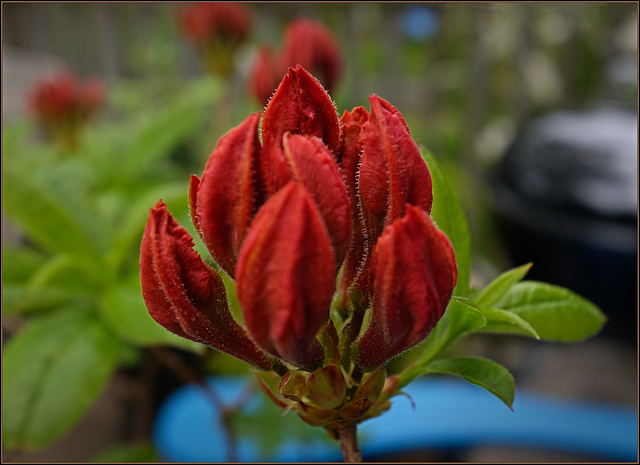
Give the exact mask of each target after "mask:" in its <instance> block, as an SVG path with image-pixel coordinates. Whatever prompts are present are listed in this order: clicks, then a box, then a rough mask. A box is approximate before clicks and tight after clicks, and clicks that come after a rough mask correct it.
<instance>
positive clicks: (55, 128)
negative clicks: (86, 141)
mask: <svg viewBox="0 0 640 465" xmlns="http://www.w3.org/2000/svg"><path fill="white" fill-rule="evenodd" d="M104 94H105V87H104V83H103V82H102V81H101V80H99V79H97V78H94V79H89V80H87V81H85V82H80V81H79V80H78V78H77V76H76V75H75V74H74V73H73V72H71V71H64V72H61V73H59V74H57V75H55V76H53V77H52V78H51V79H43V80H41V81H39V82H38V83H37V84H36V85H35V87H34V88H33V90H32V92H31V95H30V101H29V104H30V110H31V112H32V113H33V116H34V117H35V118H36V119H37V120H38V121H39V123H40V124H41V125H42V126H43V128H44V130H45V131H46V132H47V135H48V136H49V137H51V138H52V139H55V140H57V141H58V142H60V143H61V144H62V145H63V146H64V147H65V148H68V149H74V148H75V147H76V144H77V137H78V134H79V131H80V130H81V129H82V127H83V126H84V125H85V124H86V123H87V122H88V121H89V120H90V119H91V117H92V116H93V114H94V113H95V112H96V110H97V109H98V107H99V106H100V105H101V104H102V102H103V101H104Z"/></svg>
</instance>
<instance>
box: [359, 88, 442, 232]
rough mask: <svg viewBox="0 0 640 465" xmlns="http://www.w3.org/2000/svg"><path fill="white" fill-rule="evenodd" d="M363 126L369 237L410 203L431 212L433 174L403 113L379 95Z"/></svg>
mask: <svg viewBox="0 0 640 465" xmlns="http://www.w3.org/2000/svg"><path fill="white" fill-rule="evenodd" d="M369 101H370V102H371V112H370V113H369V119H368V121H367V122H366V123H365V124H364V125H363V148H362V163H361V165H360V177H359V189H360V200H361V202H362V210H363V213H364V217H365V219H366V221H367V224H368V232H369V240H370V241H373V242H374V243H375V240H376V239H377V238H378V236H379V235H380V234H381V233H382V229H383V228H384V226H386V225H388V224H391V223H392V222H393V221H395V220H396V219H398V218H400V217H402V216H403V214H404V207H405V205H406V204H411V205H416V206H419V207H421V208H422V209H423V210H425V211H426V212H427V213H430V212H431V204H432V202H433V195H432V193H431V174H430V173H429V169H428V168H427V164H426V163H425V161H424V160H423V158H422V156H421V155H420V150H419V149H418V147H417V146H416V143H415V142H414V141H413V139H412V137H411V133H410V132H409V128H408V127H407V123H406V122H405V121H404V118H403V117H402V115H401V114H400V112H399V111H398V110H397V109H396V108H395V107H393V106H392V105H391V104H390V103H388V102H387V101H385V100H383V99H381V98H380V97H378V96H376V95H371V97H369Z"/></svg>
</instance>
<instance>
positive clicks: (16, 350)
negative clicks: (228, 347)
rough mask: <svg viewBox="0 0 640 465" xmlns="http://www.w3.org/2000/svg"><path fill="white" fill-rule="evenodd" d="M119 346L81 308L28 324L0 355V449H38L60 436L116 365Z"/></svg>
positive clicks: (90, 400) (94, 396) (82, 410)
mask: <svg viewBox="0 0 640 465" xmlns="http://www.w3.org/2000/svg"><path fill="white" fill-rule="evenodd" d="M119 350H120V344H119V342H118V341H117V339H115V338H114V337H113V335H112V334H111V333H109V332H108V331H106V329H105V328H104V327H103V326H102V325H101V324H100V323H99V322H98V321H97V320H96V319H95V317H94V315H93V314H92V313H90V312H87V311H85V310H79V309H72V310H68V311H65V312H58V313H55V314H54V315H50V316H48V317H47V318H41V319H38V320H35V321H33V322H32V323H29V324H28V325H27V326H26V327H25V328H24V329H23V330H22V331H20V332H19V333H18V334H17V335H15V336H13V337H12V338H11V339H10V340H9V341H8V343H7V345H6V347H5V350H4V353H3V359H2V360H3V363H2V375H3V376H2V379H3V410H2V425H3V435H4V437H3V439H4V445H5V447H7V449H16V448H21V449H23V450H26V451H28V450H38V449H40V448H42V447H44V446H46V445H48V444H50V443H52V442H53V441H55V440H56V439H58V438H60V437H61V436H62V435H64V434H65V433H66V432H67V431H69V429H71V427H72V426H73V425H74V424H75V423H76V422H77V421H78V420H79V419H80V417H81V416H82V415H83V414H84V413H85V412H86V410H87V409H88V408H89V406H90V405H91V404H92V403H93V402H94V401H95V399H96V398H97V396H98V395H99V394H100V392H101V391H102V390H103V388H104V386H105V385H106V383H107V381H108V380H109V378H110V376H111V374H112V372H113V370H114V369H115V367H116V361H117V359H118V353H119Z"/></svg>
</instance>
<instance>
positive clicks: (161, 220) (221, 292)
mask: <svg viewBox="0 0 640 465" xmlns="http://www.w3.org/2000/svg"><path fill="white" fill-rule="evenodd" d="M193 246H194V244H193V239H192V237H191V236H190V235H189V233H188V232H187V230H186V229H184V228H183V227H182V226H180V225H179V224H178V222H177V221H176V220H175V219H174V218H173V216H172V215H171V213H169V211H168V210H167V207H166V205H165V204H164V203H163V202H162V201H159V202H158V203H157V204H156V206H155V207H154V208H152V209H151V212H150V213H149V218H148V221H147V225H146V227H145V231H144V235H143V238H142V244H141V249H140V281H141V284H142V295H143V298H144V300H145V303H146V305H147V308H148V310H149V314H150V315H151V317H152V318H153V319H154V320H155V321H156V322H158V323H159V324H160V325H162V326H164V327H165V328H166V329H168V330H169V331H171V332H173V333H175V334H177V335H179V336H182V337H184V338H187V339H190V340H193V341H197V342H200V343H203V344H206V345H208V346H211V347H213V348H216V349H219V350H222V351H224V352H227V353H229V354H231V355H234V356H236V357H238V358H240V359H242V360H244V361H246V362H249V363H251V364H253V365H256V366H260V367H262V368H265V369H266V368H269V367H270V366H271V363H270V362H268V360H267V359H266V357H265V356H264V354H262V352H260V350H259V349H258V348H257V347H256V346H255V345H254V344H253V343H252V342H251V340H250V339H249V338H248V336H247V334H246V332H245V331H244V329H242V327H240V326H239V325H238V324H237V323H236V321H235V320H234V319H233V317H232V316H231V313H230V312H229V309H228V307H227V299H226V291H225V287H224V283H223V282H222V279H221V278H220V276H219V275H218V274H217V273H216V272H215V271H214V270H213V269H211V267H209V266H207V265H206V264H205V263H204V262H203V261H202V260H201V258H200V256H199V255H198V253H197V252H196V251H195V250H193Z"/></svg>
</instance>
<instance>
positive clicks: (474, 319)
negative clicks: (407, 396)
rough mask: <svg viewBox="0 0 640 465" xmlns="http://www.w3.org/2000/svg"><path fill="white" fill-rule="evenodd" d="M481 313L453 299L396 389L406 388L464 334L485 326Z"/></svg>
mask: <svg viewBox="0 0 640 465" xmlns="http://www.w3.org/2000/svg"><path fill="white" fill-rule="evenodd" d="M486 322H487V320H486V318H485V317H484V315H483V314H482V312H481V311H480V310H479V309H478V308H476V307H474V306H473V305H472V304H470V303H468V302H466V301H464V300H463V299H460V298H456V297H454V298H453V299H451V301H450V302H449V306H448V307H447V311H446V312H445V314H444V315H443V316H442V318H441V319H440V321H439V322H438V324H437V325H436V327H435V328H433V331H431V334H429V336H428V337H427V340H426V343H425V344H424V346H423V347H422V352H421V353H420V355H419V356H418V358H417V359H416V361H415V362H414V363H413V366H411V367H410V368H409V369H408V370H406V371H405V372H404V373H402V374H401V376H400V381H399V385H398V388H402V387H403V386H406V385H407V384H408V383H409V382H411V380H413V379H414V378H415V377H416V376H419V375H420V374H422V370H423V369H424V367H425V366H426V365H427V364H429V363H430V362H431V361H432V360H434V359H435V358H436V357H437V356H438V355H439V354H440V353H442V352H443V351H444V350H445V349H446V348H447V347H449V346H450V345H451V344H453V343H454V342H455V341H457V340H458V339H460V338H461V337H462V336H464V335H465V334H468V333H471V332H473V331H477V330H478V329H480V328H482V327H483V326H484V325H485V324H486Z"/></svg>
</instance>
